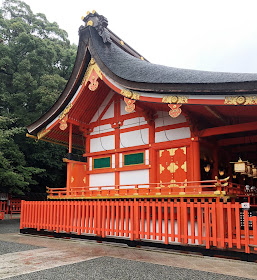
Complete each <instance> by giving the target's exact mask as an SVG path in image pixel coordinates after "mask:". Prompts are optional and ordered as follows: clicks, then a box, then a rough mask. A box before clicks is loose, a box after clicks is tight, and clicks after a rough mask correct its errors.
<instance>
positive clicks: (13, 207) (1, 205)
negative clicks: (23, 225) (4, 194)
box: [0, 198, 21, 219]
mask: <svg viewBox="0 0 257 280" xmlns="http://www.w3.org/2000/svg"><path fill="white" fill-rule="evenodd" d="M0 213H3V214H1V217H2V218H0V219H4V214H11V218H12V215H13V214H20V213H21V199H20V198H12V199H10V200H9V203H8V202H7V201H0Z"/></svg>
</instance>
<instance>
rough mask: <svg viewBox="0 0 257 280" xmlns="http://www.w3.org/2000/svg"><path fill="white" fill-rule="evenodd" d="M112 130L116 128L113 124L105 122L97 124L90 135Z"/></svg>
mask: <svg viewBox="0 0 257 280" xmlns="http://www.w3.org/2000/svg"><path fill="white" fill-rule="evenodd" d="M110 131H114V128H112V126H111V124H104V125H99V126H96V127H95V128H94V129H93V131H92V132H91V133H90V135H95V134H101V133H105V132H110Z"/></svg>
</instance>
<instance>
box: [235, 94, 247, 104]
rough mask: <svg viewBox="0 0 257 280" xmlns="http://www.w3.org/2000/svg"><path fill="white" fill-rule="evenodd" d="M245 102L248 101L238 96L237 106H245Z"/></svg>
mask: <svg viewBox="0 0 257 280" xmlns="http://www.w3.org/2000/svg"><path fill="white" fill-rule="evenodd" d="M245 101H246V99H245V97H244V96H238V97H237V99H236V102H237V104H239V105H242V104H244V103H245Z"/></svg>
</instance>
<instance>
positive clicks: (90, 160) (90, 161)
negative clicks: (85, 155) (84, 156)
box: [89, 157, 93, 171]
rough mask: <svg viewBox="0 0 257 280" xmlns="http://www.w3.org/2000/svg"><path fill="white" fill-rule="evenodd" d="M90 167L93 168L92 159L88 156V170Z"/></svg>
mask: <svg viewBox="0 0 257 280" xmlns="http://www.w3.org/2000/svg"><path fill="white" fill-rule="evenodd" d="M92 168H93V160H92V158H91V157H90V158H89V171H91V170H92Z"/></svg>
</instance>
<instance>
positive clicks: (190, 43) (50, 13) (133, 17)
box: [0, 0, 257, 73]
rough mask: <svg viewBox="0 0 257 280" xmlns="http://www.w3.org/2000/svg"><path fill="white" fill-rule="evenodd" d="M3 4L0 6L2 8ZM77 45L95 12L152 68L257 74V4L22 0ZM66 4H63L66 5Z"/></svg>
mask: <svg viewBox="0 0 257 280" xmlns="http://www.w3.org/2000/svg"><path fill="white" fill-rule="evenodd" d="M1 1H3V0H0V3H1ZM24 2H26V3H27V4H29V5H30V7H31V9H32V11H33V12H34V13H38V12H41V13H44V14H45V15H46V16H47V18H48V20H49V21H51V22H53V21H56V22H57V23H58V24H59V26H60V27H61V28H62V29H65V30H66V31H67V32H68V34H69V39H70V40H71V42H73V43H75V44H77V43H78V28H79V26H80V25H82V24H83V22H82V21H81V16H86V12H87V11H92V10H96V11H97V12H98V13H99V14H102V15H104V16H105V17H106V18H107V19H108V21H109V26H108V27H109V28H110V29H111V30H112V31H113V32H114V33H115V34H117V35H118V36H119V37H120V38H121V39H123V41H124V42H126V43H128V44H129V45H130V46H131V47H132V48H134V49H135V50H137V51H138V52H139V53H140V54H141V55H143V56H144V57H145V58H147V59H148V60H149V61H150V62H153V63H158V64H164V65H168V66H173V67H179V68H191V69H201V70H210V71H229V72H255V73H257V1H256V0H241V1H240V0H216V1H215V0H159V1H154V0H141V1H140V0H127V1H124V0H120V1H119V0H92V1H85V0H83V1H82V0H73V1H67V2H66V1H63V0H62V1H61V0H41V1H39V0H25V1H24ZM65 2H66V3H65Z"/></svg>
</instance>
